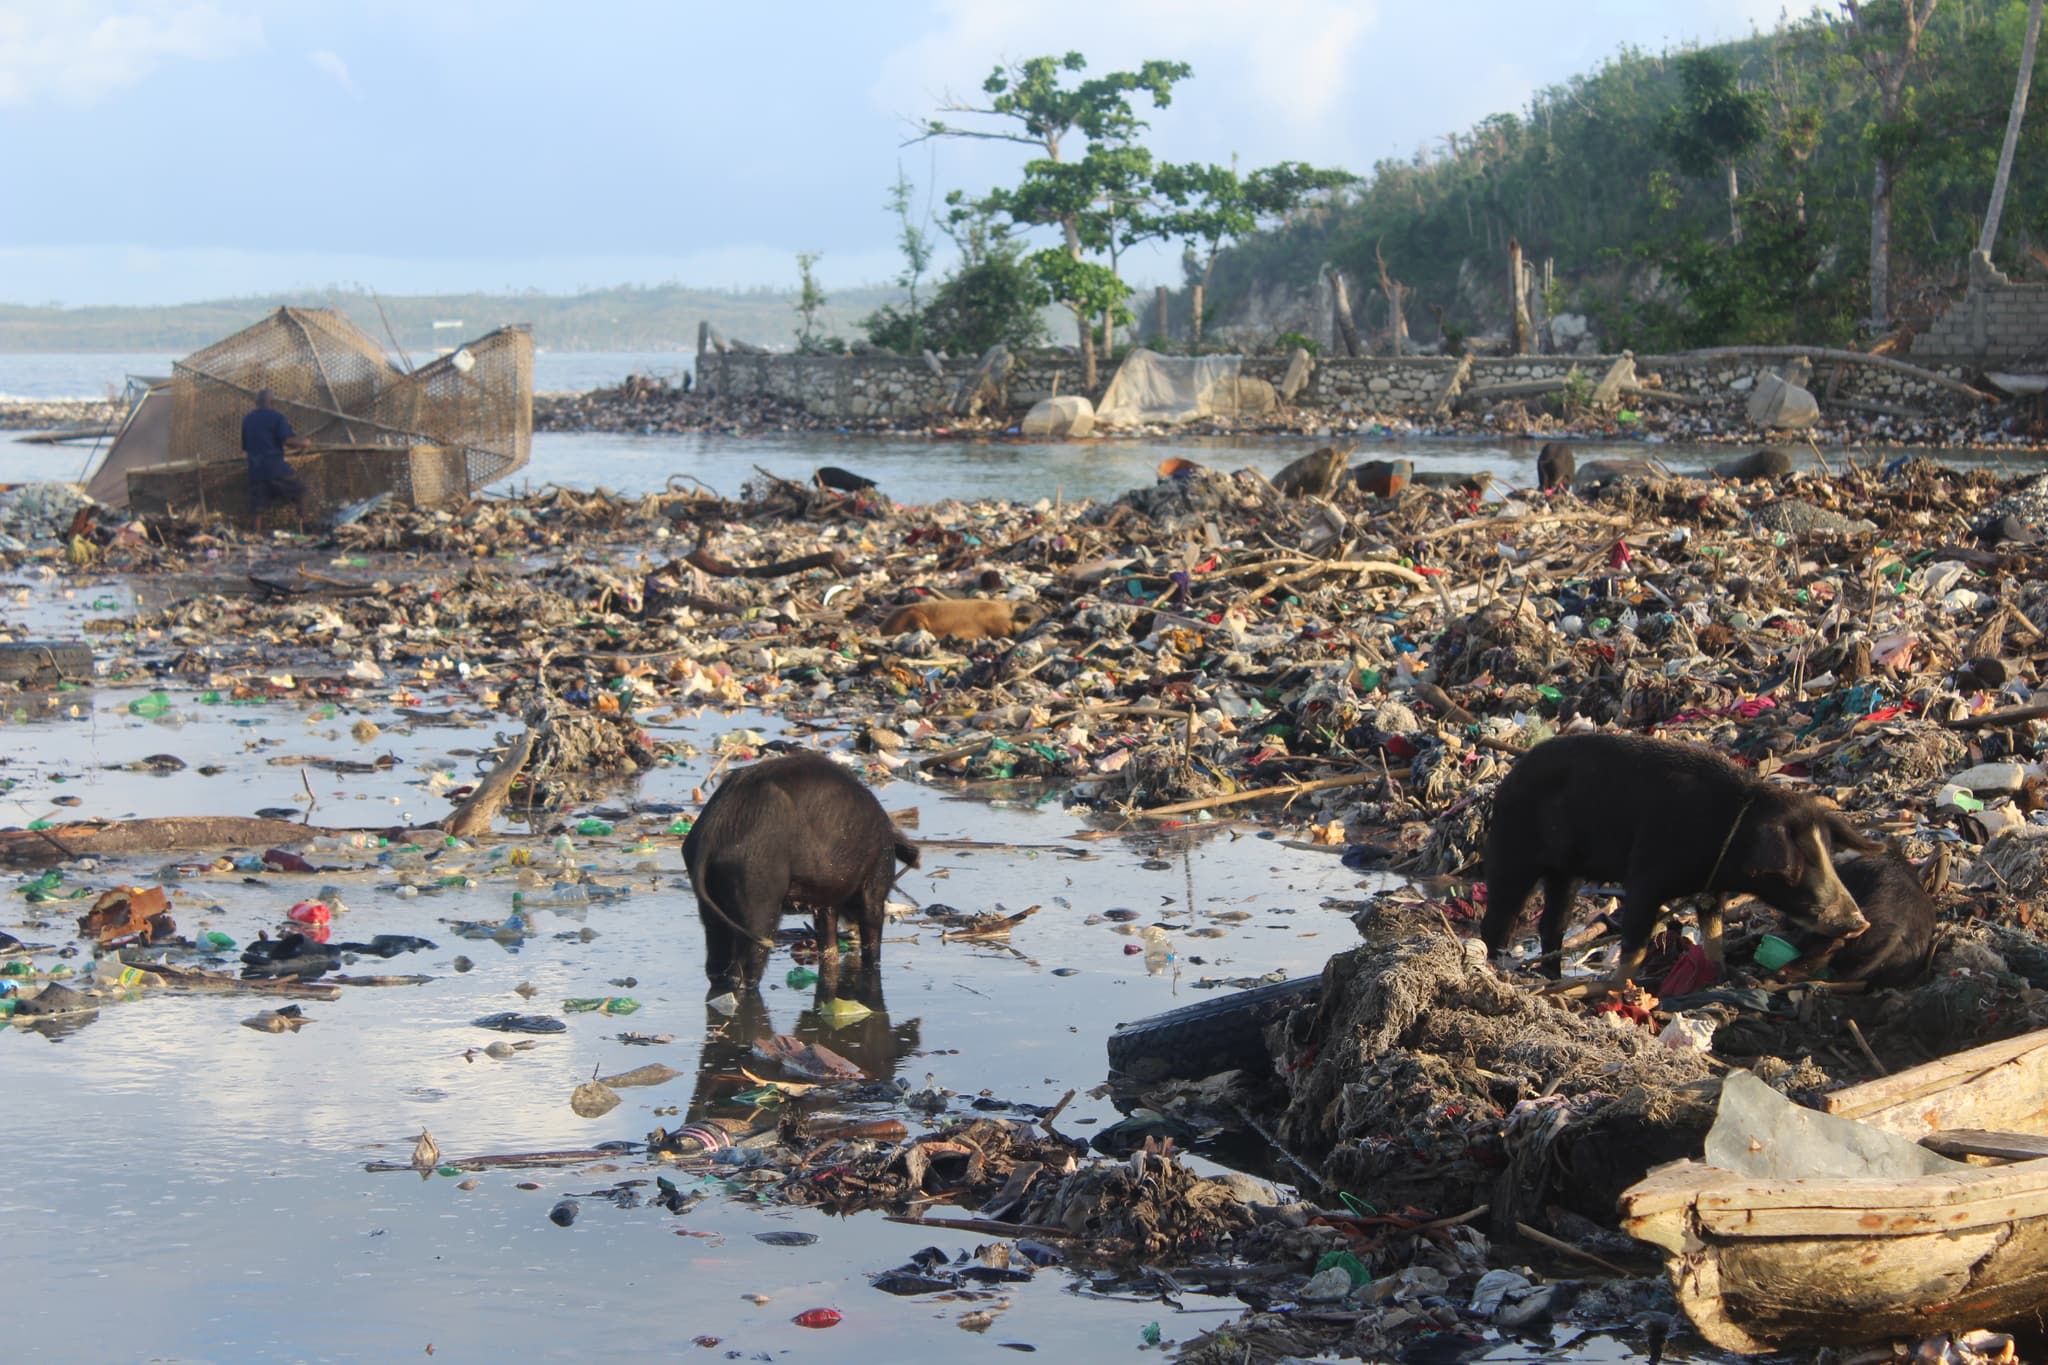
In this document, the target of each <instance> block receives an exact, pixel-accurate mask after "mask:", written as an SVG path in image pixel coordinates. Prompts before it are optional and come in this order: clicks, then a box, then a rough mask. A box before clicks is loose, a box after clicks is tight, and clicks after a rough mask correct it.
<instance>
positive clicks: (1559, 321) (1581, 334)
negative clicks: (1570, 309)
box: [1550, 313, 1593, 351]
mask: <svg viewBox="0 0 2048 1365" xmlns="http://www.w3.org/2000/svg"><path fill="white" fill-rule="evenodd" d="M1592 328H1593V324H1592V321H1591V320H1590V319H1588V318H1587V317H1586V315H1585V314H1584V313H1559V314H1558V315H1557V316H1556V317H1554V318H1552V319H1551V320H1550V342H1551V347H1552V349H1554V350H1559V351H1565V350H1570V349H1571V348H1572V347H1574V346H1576V345H1578V343H1579V342H1580V341H1582V340H1584V339H1585V338H1586V336H1587V335H1588V334H1589V333H1590V332H1591V331H1592Z"/></svg>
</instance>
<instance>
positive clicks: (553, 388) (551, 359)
mask: <svg viewBox="0 0 2048 1365" xmlns="http://www.w3.org/2000/svg"><path fill="white" fill-rule="evenodd" d="M422 358H423V357H421V356H419V355H415V356H414V357H413V361H414V363H418V362H419V361H420V360H421V359H422ZM176 359H178V357H177V356H173V355H166V354H163V353H160V352H154V351H118V352H106V353H102V354H93V355H0V399H6V398H105V397H107V396H108V395H109V394H118V393H120V392H121V388H122V385H123V384H124V383H125V382H126V380H127V377H128V376H130V375H141V376H158V377H161V376H164V375H168V374H169V373H170V372H171V362H172V361H174V360H176ZM696 361H697V357H696V355H695V354H694V353H692V352H689V351H542V352H541V353H540V354H538V355H536V356H535V357H534V359H533V387H534V390H535V391H536V392H538V393H583V392H586V391H588V390H590V389H597V388H603V387H605V386H606V385H609V384H616V383H618V382H619V381H620V380H621V379H624V378H625V377H626V376H627V375H629V374H649V375H659V376H661V377H663V378H677V377H680V376H681V375H682V373H683V372H684V371H686V370H690V369H693V368H695V366H696Z"/></svg>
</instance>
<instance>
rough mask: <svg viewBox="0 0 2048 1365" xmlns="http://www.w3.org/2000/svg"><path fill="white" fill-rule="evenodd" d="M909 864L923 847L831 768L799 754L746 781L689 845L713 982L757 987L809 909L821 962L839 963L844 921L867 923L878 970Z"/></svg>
mask: <svg viewBox="0 0 2048 1365" xmlns="http://www.w3.org/2000/svg"><path fill="white" fill-rule="evenodd" d="M899 859H900V860H902V862H903V863H904V865H905V866H908V867H916V866H917V845H915V844H913V843H911V842H910V841H909V840H908V839H907V838H905V837H904V836H903V835H902V833H900V832H899V831H898V830H897V829H896V827H895V826H894V825H892V824H890V823H889V817H888V815H887V814H886V813H885V812H884V811H883V810H882V803H881V802H879V801H877V800H876V799H875V796H874V793H873V792H871V791H869V790H868V789H867V788H866V787H864V786H862V785H861V783H860V780H859V779H858V778H856V777H854V776H853V774H851V773H849V772H847V771H846V769H844V768H842V767H840V766H839V765H838V764H837V763H834V762H833V761H832V760H831V759H829V758H826V757H824V756H823V755H821V754H813V753H793V754H790V755H788V756H786V757H783V758H775V759H770V760H768V761H767V762H766V763H757V764H755V765H754V766H753V767H751V768H742V769H741V770H739V771H738V772H735V773H734V774H733V775H732V776H730V777H728V778H726V779H725V781H724V782H723V783H721V784H720V785H719V788H718V790H717V791H715V792H713V793H712V795H711V800H710V801H709V802H707V803H706V804H705V806H704V813H703V814H702V815H701V816H699V817H698V819H697V823H696V825H695V826H693V827H692V828H691V830H690V833H689V837H688V838H686V839H684V840H683V862H684V864H685V865H686V866H687V867H688V868H689V870H690V885H691V886H692V887H693V888H695V890H696V892H697V913H698V915H699V916H700V917H701V918H702V919H703V921H704V974H705V975H706V976H708V977H709V978H710V979H711V981H712V983H713V984H714V985H716V984H719V983H729V984H731V985H733V986H734V987H736V988H741V989H744V988H747V987H751V986H754V985H756V984H758V983H759V981H760V980H761V972H762V970H763V969H764V968H765V967H766V966H767V964H768V952H769V950H770V949H771V948H772V947H774V935H775V926H776V924H777V923H779V922H780V920H781V918H782V914H783V911H784V910H786V909H799V908H809V909H810V910H811V911H812V914H813V916H814V917H815V922H816V925H817V932H818V951H819V953H820V955H821V956H836V955H837V952H838V948H837V944H838V942H839V916H840V913H841V912H842V911H843V912H845V914H846V915H847V917H848V919H850V920H856V921H857V922H858V923H859V925H860V957H861V963H862V965H863V967H868V966H872V965H874V964H875V963H876V962H878V961H880V959H881V952H882V907H883V904H884V902H885V900H886V898H887V897H888V894H889V888H890V887H891V886H892V885H894V884H895V881H896V876H897V873H896V863H897V861H898V860H899Z"/></svg>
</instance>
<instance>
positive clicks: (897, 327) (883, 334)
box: [861, 191, 1051, 355]
mask: <svg viewBox="0 0 2048 1365" xmlns="http://www.w3.org/2000/svg"><path fill="white" fill-rule="evenodd" d="M959 198H960V197H959V194H958V192H957V191H956V192H955V193H954V194H952V195H950V196H948V201H949V202H951V203H953V204H954V205H955V212H954V214H953V216H951V217H949V218H946V219H942V220H940V226H941V228H942V229H943V230H944V231H945V233H946V235H947V236H949V237H951V238H952V239H953V243H954V245H955V246H957V247H958V248H959V250H960V263H959V265H958V266H956V267H955V268H954V270H953V272H952V273H951V274H950V275H948V276H947V277H946V279H945V280H944V281H942V282H941V283H940V285H939V287H938V290H937V292H936V293H934V294H933V296H932V301H931V302H930V304H928V305H927V306H926V307H925V309H924V311H923V314H922V316H918V317H914V316H913V315H911V314H910V313H908V312H906V311H905V310H903V309H899V308H897V307H895V306H894V305H893V304H884V305H883V306H882V307H881V308H879V309H877V310H876V311H875V312H874V313H872V314H870V315H869V316H868V317H866V318H864V319H862V320H861V326H862V327H863V328H865V329H866V331H867V334H868V340H869V341H872V342H873V343H874V344H875V345H877V346H883V347H887V348H888V349H889V350H892V351H899V352H901V351H910V350H913V349H915V344H916V340H917V338H918V337H920V336H922V338H923V341H924V344H926V345H928V346H932V347H935V348H937V349H939V350H943V351H948V352H951V353H953V354H956V355H957V354H963V353H964V354H980V353H981V352H984V351H986V350H988V348H989V347H991V346H996V345H1002V346H1007V347H1009V348H1010V349H1011V350H1012V351H1025V350H1029V349H1031V348H1032V347H1034V346H1040V345H1043V344H1044V342H1045V323H1044V321H1043V319H1041V318H1040V316H1039V309H1041V308H1043V307H1044V306H1045V305H1046V304H1047V303H1049V302H1050V301H1051V298H1050V295H1049V294H1048V293H1047V292H1046V288H1045V285H1044V283H1043V282H1042V281H1040V280H1039V278H1038V275H1037V273H1036V272H1035V271H1033V270H1032V269H1031V267H1030V266H1028V265H1026V264H1025V263H1024V261H1023V258H1022V251H1021V249H1020V248H1019V246H1018V243H1017V242H1016V240H1015V239H1014V238H1012V237H1011V236H1010V234H1009V232H1008V230H1007V229H1006V228H1005V226H1004V224H1003V223H1002V221H1001V220H1000V218H999V217H998V216H997V215H996V214H995V213H994V212H993V211H992V210H989V209H985V208H977V207H972V206H963V205H961V204H960V203H959Z"/></svg>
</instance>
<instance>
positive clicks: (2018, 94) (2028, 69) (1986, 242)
mask: <svg viewBox="0 0 2048 1365" xmlns="http://www.w3.org/2000/svg"><path fill="white" fill-rule="evenodd" d="M2040 39H2041V0H2028V3H2027V36H2026V40H2025V41H2024V42H2023V43H2021V45H2020V73H2019V77H2018V79H2017V80H2015V81H2014V82H2013V87H2012V112H2011V113H2010V114H2009V115H2008V116H2007V117H2006V121H2005V142H2004V143H2003V144H2002V145H2001V146H2000V147H1999V149H1998V174H1997V176H1996V177H1995V178H1994V179H1993V180H1992V182H1991V207H1990V208H1989V209H1987V210H1985V213H1984V230H1983V231H1982V232H1981V233H1979V234H1978V236H1977V250H1979V251H1981V252H1983V253H1984V255H1985V256H1987V257H1988V256H1990V254H1991V247H1992V245H1993V243H1995V242H1996V241H1997V240H1998V219H1999V216H2000V215H2001V214H2003V213H2004V212H2005V191H2006V187H2007V186H2008V185H2009V184H2011V182H2012V154H2013V149H2014V148H2015V147H2017V146H2018V145H2019V140H2020V124H2021V123H2022V122H2024V121H2025V119H2026V117H2027V88H2028V87H2029V86H2030V85H2032V84H2033V80H2034V47H2035V45H2036V44H2037V43H2038V42H2039V41H2040Z"/></svg>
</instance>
